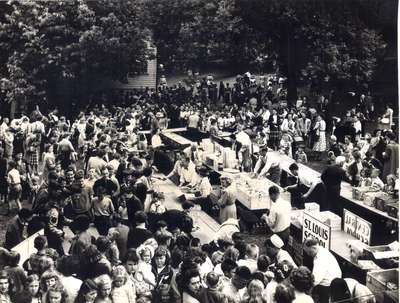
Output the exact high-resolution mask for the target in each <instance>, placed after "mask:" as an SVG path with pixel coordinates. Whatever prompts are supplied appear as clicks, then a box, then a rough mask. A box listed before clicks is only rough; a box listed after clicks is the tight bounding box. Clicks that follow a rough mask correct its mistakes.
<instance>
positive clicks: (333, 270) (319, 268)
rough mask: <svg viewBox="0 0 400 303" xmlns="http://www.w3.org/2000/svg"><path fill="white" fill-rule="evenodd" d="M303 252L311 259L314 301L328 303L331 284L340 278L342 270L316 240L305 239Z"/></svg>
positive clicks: (330, 254)
mask: <svg viewBox="0 0 400 303" xmlns="http://www.w3.org/2000/svg"><path fill="white" fill-rule="evenodd" d="M304 251H305V253H306V254H307V255H309V256H310V257H311V258H313V271H312V273H313V275H314V288H313V298H314V301H315V302H320V303H328V302H329V297H330V285H331V282H332V281H333V280H334V279H335V278H341V277H342V270H341V269H340V266H339V264H338V262H337V260H336V258H335V257H334V256H333V255H332V253H331V252H330V251H329V250H328V249H327V248H324V247H322V246H320V245H319V244H318V241H317V240H315V239H313V238H307V239H306V240H305V241H304Z"/></svg>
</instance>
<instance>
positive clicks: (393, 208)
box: [385, 202, 399, 218]
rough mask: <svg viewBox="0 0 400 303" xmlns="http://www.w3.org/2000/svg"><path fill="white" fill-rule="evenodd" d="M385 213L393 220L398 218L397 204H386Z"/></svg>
mask: <svg viewBox="0 0 400 303" xmlns="http://www.w3.org/2000/svg"><path fill="white" fill-rule="evenodd" d="M385 211H386V212H387V213H388V215H389V216H391V217H393V218H398V216H399V204H398V203H397V202H396V203H388V204H386V205H385Z"/></svg>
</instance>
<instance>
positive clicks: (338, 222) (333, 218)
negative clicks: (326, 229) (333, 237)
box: [319, 211, 342, 230]
mask: <svg viewBox="0 0 400 303" xmlns="http://www.w3.org/2000/svg"><path fill="white" fill-rule="evenodd" d="M319 215H320V217H321V219H322V221H323V222H324V223H326V224H328V225H329V226H330V227H331V229H332V230H342V218H341V217H339V216H338V215H336V214H334V213H333V212H330V211H322V212H320V214H319Z"/></svg>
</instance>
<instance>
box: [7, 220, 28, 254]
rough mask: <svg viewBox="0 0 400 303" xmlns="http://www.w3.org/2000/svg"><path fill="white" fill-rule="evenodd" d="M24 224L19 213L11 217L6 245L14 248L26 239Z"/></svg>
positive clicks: (8, 247)
mask: <svg viewBox="0 0 400 303" xmlns="http://www.w3.org/2000/svg"><path fill="white" fill-rule="evenodd" d="M23 231H24V225H23V224H22V223H21V221H20V219H19V217H18V215H17V216H15V217H14V218H12V219H11V221H10V222H9V223H8V225H7V231H6V241H5V242H4V247H5V248H7V249H12V248H13V247H14V246H16V245H17V244H19V243H21V242H22V241H23V240H24V237H23Z"/></svg>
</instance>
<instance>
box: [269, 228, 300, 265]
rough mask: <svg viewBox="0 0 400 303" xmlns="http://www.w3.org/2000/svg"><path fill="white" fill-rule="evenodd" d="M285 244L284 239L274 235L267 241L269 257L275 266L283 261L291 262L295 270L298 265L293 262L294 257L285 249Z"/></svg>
mask: <svg viewBox="0 0 400 303" xmlns="http://www.w3.org/2000/svg"><path fill="white" fill-rule="evenodd" d="M283 246H284V243H283V241H282V239H281V238H280V237H279V236H278V235H277V234H273V235H272V236H271V237H270V238H269V239H267V240H266V241H265V248H266V252H267V255H268V257H270V258H271V261H272V262H273V263H275V264H279V263H281V262H283V261H287V262H289V263H290V264H291V265H292V266H293V268H297V265H296V263H295V262H294V261H293V258H292V256H291V255H290V254H289V253H288V252H287V251H286V250H284V249H283Z"/></svg>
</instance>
